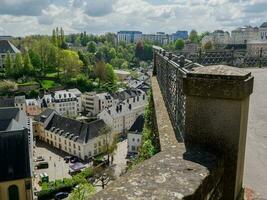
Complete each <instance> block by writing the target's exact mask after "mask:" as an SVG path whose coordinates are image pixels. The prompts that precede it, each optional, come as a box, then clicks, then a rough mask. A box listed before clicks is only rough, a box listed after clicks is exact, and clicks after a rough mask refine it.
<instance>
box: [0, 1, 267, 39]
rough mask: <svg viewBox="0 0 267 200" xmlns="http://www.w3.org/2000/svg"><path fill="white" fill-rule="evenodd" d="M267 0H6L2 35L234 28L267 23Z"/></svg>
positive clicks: (0, 6)
mask: <svg viewBox="0 0 267 200" xmlns="http://www.w3.org/2000/svg"><path fill="white" fill-rule="evenodd" d="M266 8H267V0H0V35H1V34H9V35H14V36H24V35H31V34H50V33H51V30H52V29H53V28H54V27H56V26H60V27H61V26H62V27H63V28H64V30H65V32H66V33H75V32H80V31H87V32H90V33H95V34H100V33H105V32H117V31H119V30H140V31H142V32H144V33H154V32H158V31H164V32H166V33H173V32H175V31H177V30H188V31H190V30H192V29H196V30H197V31H199V32H203V31H213V30H216V29H225V30H228V31H231V30H233V29H234V28H236V27H239V26H245V25H252V26H260V25H261V23H262V22H264V21H267V18H264V16H267V9H266Z"/></svg>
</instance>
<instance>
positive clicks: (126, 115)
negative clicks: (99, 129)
mask: <svg viewBox="0 0 267 200" xmlns="http://www.w3.org/2000/svg"><path fill="white" fill-rule="evenodd" d="M113 98H114V99H122V100H120V101H119V103H117V104H116V105H114V106H112V107H109V108H105V109H104V110H103V111H102V112H101V113H99V114H98V118H99V119H102V120H103V121H104V122H105V123H106V124H107V125H108V126H109V127H111V128H112V131H113V132H114V133H125V131H127V130H129V128H130V127H131V126H132V125H133V123H134V122H135V120H136V118H137V117H138V116H139V115H140V114H143V113H144V110H145V106H146V103H147V96H146V93H145V92H144V91H142V90H128V91H123V92H121V93H118V94H113Z"/></svg>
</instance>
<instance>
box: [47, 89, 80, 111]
mask: <svg viewBox="0 0 267 200" xmlns="http://www.w3.org/2000/svg"><path fill="white" fill-rule="evenodd" d="M77 94H79V95H78V96H76V95H77ZM81 105H82V104H81V93H80V92H78V89H75V92H71V91H70V90H60V91H56V92H53V93H51V94H48V95H44V97H43V105H42V106H43V107H48V108H52V109H55V110H56V111H57V112H58V113H59V114H60V115H67V116H76V115H77V114H78V113H79V112H81Z"/></svg>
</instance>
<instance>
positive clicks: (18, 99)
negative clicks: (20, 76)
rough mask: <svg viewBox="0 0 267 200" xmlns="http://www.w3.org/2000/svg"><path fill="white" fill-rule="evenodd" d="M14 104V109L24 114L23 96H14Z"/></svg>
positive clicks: (24, 103) (24, 98) (24, 101)
mask: <svg viewBox="0 0 267 200" xmlns="http://www.w3.org/2000/svg"><path fill="white" fill-rule="evenodd" d="M14 103H15V107H17V108H19V109H20V110H23V111H24V112H26V110H27V108H26V107H27V105H26V97H25V96H15V99H14Z"/></svg>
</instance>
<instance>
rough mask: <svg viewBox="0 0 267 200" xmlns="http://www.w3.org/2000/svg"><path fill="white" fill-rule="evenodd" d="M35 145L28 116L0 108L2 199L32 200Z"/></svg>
mask: <svg viewBox="0 0 267 200" xmlns="http://www.w3.org/2000/svg"><path fill="white" fill-rule="evenodd" d="M32 141H33V140H32V128H31V120H30V119H29V118H28V117H27V116H26V114H25V112H24V111H22V110H20V109H19V108H0V163H1V165H0V199H3V200H4V199H20V200H32V199H33V193H32V170H33V168H32V163H33V159H32V144H33V143H32Z"/></svg>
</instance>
